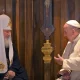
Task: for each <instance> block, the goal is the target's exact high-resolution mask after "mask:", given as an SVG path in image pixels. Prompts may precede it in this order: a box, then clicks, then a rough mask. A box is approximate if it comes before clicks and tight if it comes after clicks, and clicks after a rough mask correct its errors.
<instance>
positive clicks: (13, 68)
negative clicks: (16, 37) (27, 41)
mask: <svg viewBox="0 0 80 80" xmlns="http://www.w3.org/2000/svg"><path fill="white" fill-rule="evenodd" d="M0 80H28V77H27V73H26V71H25V70H24V68H23V67H22V66H21V64H20V61H19V58H18V53H17V51H16V49H15V48H14V46H13V44H12V40H11V20H10V18H9V16H7V15H5V14H2V15H0Z"/></svg>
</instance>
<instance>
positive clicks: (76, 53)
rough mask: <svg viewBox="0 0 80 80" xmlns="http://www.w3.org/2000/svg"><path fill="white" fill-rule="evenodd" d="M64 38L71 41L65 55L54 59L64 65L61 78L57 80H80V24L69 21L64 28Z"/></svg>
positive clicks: (60, 74) (60, 73) (60, 72)
mask: <svg viewBox="0 0 80 80" xmlns="http://www.w3.org/2000/svg"><path fill="white" fill-rule="evenodd" d="M63 29H64V36H65V37H66V38H67V39H68V40H69V41H68V43H67V45H66V47H65V49H64V52H63V55H62V56H60V55H59V54H58V57H54V60H55V61H56V62H57V63H58V64H59V65H62V69H61V70H60V71H59V74H58V75H59V76H60V77H59V78H58V79H56V80H80V24H79V23H78V22H77V21H76V20H69V21H67V22H66V23H65V24H64V26H63Z"/></svg>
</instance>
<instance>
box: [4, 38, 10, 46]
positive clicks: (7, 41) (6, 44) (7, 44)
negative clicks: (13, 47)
mask: <svg viewBox="0 0 80 80" xmlns="http://www.w3.org/2000/svg"><path fill="white" fill-rule="evenodd" d="M9 40H10V37H8V38H5V39H4V43H5V47H6V48H8V47H9Z"/></svg>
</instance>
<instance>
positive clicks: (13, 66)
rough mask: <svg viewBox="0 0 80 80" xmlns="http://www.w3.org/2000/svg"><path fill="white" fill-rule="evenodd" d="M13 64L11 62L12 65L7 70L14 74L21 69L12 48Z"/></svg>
mask: <svg viewBox="0 0 80 80" xmlns="http://www.w3.org/2000/svg"><path fill="white" fill-rule="evenodd" d="M13 51H14V53H13V62H12V65H11V66H10V67H9V70H13V71H14V72H16V73H17V72H18V71H19V69H20V68H21V65H20V61H19V58H18V53H17V50H16V49H15V48H14V47H13Z"/></svg>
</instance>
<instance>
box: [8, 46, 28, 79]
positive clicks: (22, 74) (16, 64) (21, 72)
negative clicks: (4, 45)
mask: <svg viewBox="0 0 80 80" xmlns="http://www.w3.org/2000/svg"><path fill="white" fill-rule="evenodd" d="M13 50H14V56H13V63H12V65H11V66H10V67H9V70H12V71H14V72H15V73H16V76H15V78H16V77H17V78H21V79H23V80H28V76H27V72H26V71H25V69H24V68H23V67H22V66H21V64H20V61H19V58H18V53H17V50H16V49H15V48H14V47H13Z"/></svg>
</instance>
